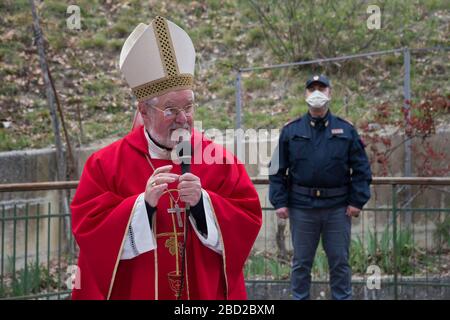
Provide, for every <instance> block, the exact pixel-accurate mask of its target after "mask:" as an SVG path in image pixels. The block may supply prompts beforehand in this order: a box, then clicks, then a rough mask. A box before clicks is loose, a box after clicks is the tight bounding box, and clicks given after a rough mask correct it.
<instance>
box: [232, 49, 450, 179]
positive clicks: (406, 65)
mask: <svg viewBox="0 0 450 320" xmlns="http://www.w3.org/2000/svg"><path fill="white" fill-rule="evenodd" d="M449 50H450V47H449V46H445V47H443V46H437V47H429V48H408V47H404V48H397V49H391V50H384V51H374V52H367V53H358V54H352V55H344V56H340V57H331V58H322V59H314V60H308V61H297V62H291V63H283V64H277V65H269V66H261V67H259V66H257V67H247V68H239V69H238V70H237V74H236V79H235V90H236V91H235V93H236V97H235V105H236V107H235V109H236V119H235V127H236V128H237V129H241V127H242V122H243V121H242V110H243V108H242V76H243V74H249V73H254V72H260V71H267V70H274V69H286V68H293V67H299V66H308V65H315V64H323V63H337V62H341V61H348V60H353V59H365V58H371V57H377V56H386V55H395V54H402V55H403V112H404V119H405V127H406V128H408V127H409V126H410V120H411V55H414V54H419V53H423V52H433V51H438V52H447V51H449ZM411 143H412V141H411V139H408V137H407V136H405V142H404V150H405V159H404V176H405V177H410V176H411V175H412V155H411Z"/></svg>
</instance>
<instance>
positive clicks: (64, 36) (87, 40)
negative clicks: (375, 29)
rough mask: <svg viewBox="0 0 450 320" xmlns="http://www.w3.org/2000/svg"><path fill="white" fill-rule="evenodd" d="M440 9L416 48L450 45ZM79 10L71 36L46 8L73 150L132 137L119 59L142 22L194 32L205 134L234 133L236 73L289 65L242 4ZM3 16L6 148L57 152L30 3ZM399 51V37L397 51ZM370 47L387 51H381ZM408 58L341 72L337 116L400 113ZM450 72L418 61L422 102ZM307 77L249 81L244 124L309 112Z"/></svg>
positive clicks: (96, 4)
mask: <svg viewBox="0 0 450 320" xmlns="http://www.w3.org/2000/svg"><path fill="white" fill-rule="evenodd" d="M36 2H37V1H36ZM443 3H444V1H432V0H428V1H423V2H422V3H421V4H420V6H418V7H417V8H418V10H420V11H421V12H422V17H423V19H421V20H418V21H416V22H415V23H414V24H413V26H414V27H415V26H417V28H418V30H420V27H421V26H423V25H424V24H425V25H426V26H429V27H432V28H436V32H435V33H434V38H432V39H428V38H425V39H424V38H423V37H421V36H420V34H416V35H413V38H412V39H410V40H409V42H408V43H410V44H411V46H412V47H423V46H427V45H429V44H436V43H437V44H445V43H446V41H448V32H449V27H448V20H449V15H448V12H446V11H445V10H444V8H445V6H444V5H443ZM77 4H78V5H79V6H80V8H81V16H82V30H81V31H70V30H68V29H67V27H66V8H67V4H65V3H64V2H63V1H56V0H50V1H45V2H44V3H43V4H40V5H39V14H40V16H41V25H42V28H43V31H44V34H45V37H46V40H47V56H48V60H49V64H50V66H51V71H52V74H53V78H54V79H55V81H56V87H57V89H58V92H59V95H60V98H61V101H62V105H63V108H64V110H65V118H66V120H67V123H68V128H69V131H70V135H71V136H72V138H73V141H74V142H75V143H76V144H82V143H83V144H84V143H89V142H92V141H95V140H97V139H101V138H105V137H111V136H122V135H124V134H125V133H126V132H127V131H128V130H129V128H130V125H131V119H132V116H133V113H134V108H135V107H134V105H133V101H132V98H131V95H130V90H129V89H128V88H127V86H126V84H125V82H124V80H123V79H122V77H121V75H120V73H119V71H118V68H117V63H118V56H119V53H120V48H121V46H122V44H123V42H124V40H125V39H126V37H127V35H128V34H129V33H130V32H131V31H132V29H133V28H134V27H135V26H136V25H137V24H138V22H147V23H148V22H149V21H151V19H152V18H153V17H154V16H156V15H158V14H159V15H162V16H165V17H167V18H168V19H170V20H172V21H174V22H176V23H177V24H179V25H180V26H182V27H183V28H185V29H186V30H188V33H189V34H190V35H191V37H192V39H193V41H194V44H195V46H196V50H197V61H198V63H197V69H196V76H197V79H196V94H197V100H198V101H199V103H200V107H199V109H198V111H197V117H196V118H197V120H202V121H203V128H204V129H205V128H211V127H215V128H219V129H225V128H232V127H233V126H234V117H235V114H234V103H235V98H234V90H235V89H234V79H235V75H236V72H235V70H236V68H238V67H246V66H254V65H267V64H273V63H279V62H283V61H278V60H279V59H277V58H275V57H273V56H272V55H271V52H270V50H268V49H266V48H265V46H264V43H263V34H262V31H261V27H260V26H259V25H258V23H257V21H256V19H255V18H251V17H249V16H251V15H250V12H249V10H250V9H249V8H248V6H246V5H244V4H243V3H242V2H236V1H231V0H225V1H219V0H208V1H194V2H192V1H156V0H150V1H143V0H141V1H138V0H136V1H123V0H122V1H109V0H105V1H99V0H94V1H87V0H80V1H77ZM0 10H1V12H2V14H1V15H0V16H1V17H0V34H1V36H0V40H1V45H0V65H1V68H0V80H1V87H0V150H11V149H23V148H29V147H33V148H35V147H43V146H47V145H50V144H52V142H53V136H52V126H51V120H50V115H49V111H48V108H47V102H46V98H45V89H44V87H43V80H42V76H41V71H40V67H39V60H38V57H37V52H36V49H35V47H34V45H33V29H32V19H31V11H30V8H29V3H28V1H27V0H17V1H12V0H5V1H2V3H1V4H0ZM413 34H414V33H413ZM399 37H401V35H399ZM446 39H447V40H446ZM397 44H398V41H397V40H396V39H392V45H393V46H396V45H397ZM385 45H386V44H385ZM447 45H448V43H447ZM371 49H374V50H377V49H383V48H378V47H377V46H376V45H374V47H373V48H371ZM402 61H403V59H402V56H401V55H397V56H393V55H392V56H386V57H382V58H377V59H367V60H364V61H363V62H362V63H355V62H348V63H343V64H341V66H337V67H336V68H334V71H333V75H332V76H333V80H334V81H333V83H334V96H335V98H334V100H333V110H334V111H335V112H336V113H338V114H340V115H343V116H346V117H349V118H350V119H351V120H353V121H355V120H357V121H359V120H361V119H365V120H367V121H370V119H371V117H372V116H373V115H372V114H371V113H372V111H371V108H370V106H371V105H373V104H377V103H380V102H383V101H390V102H392V103H393V104H394V105H395V104H398V105H399V106H401V104H402V97H401V95H402V84H403V79H402V72H403V69H402ZM316 70H321V69H320V67H319V68H318V69H316ZM447 71H448V53H438V54H427V55H420V56H416V57H415V58H414V60H413V74H412V76H413V77H412V89H413V97H414V98H415V99H420V97H421V95H422V94H423V93H425V92H427V91H430V90H432V89H438V90H440V92H441V93H443V94H448V93H449V92H448V91H449V90H448V72H447ZM310 72H312V69H308V68H302V69H296V70H293V69H290V70H288V69H283V70H281V69H279V70H274V71H264V72H255V73H249V74H244V76H243V94H242V96H243V102H244V124H245V126H246V127H248V128H249V127H252V128H274V127H280V126H282V124H283V123H285V122H286V121H287V120H288V119H291V118H293V117H295V116H297V115H298V114H299V113H302V112H304V111H305V110H306V105H305V103H304V102H303V97H302V95H303V84H304V79H305V77H306V76H307V74H309V73H310ZM338 79H339V81H338ZM425 79H427V80H426V81H425ZM80 123H81V125H80ZM1 124H3V127H2V125H1Z"/></svg>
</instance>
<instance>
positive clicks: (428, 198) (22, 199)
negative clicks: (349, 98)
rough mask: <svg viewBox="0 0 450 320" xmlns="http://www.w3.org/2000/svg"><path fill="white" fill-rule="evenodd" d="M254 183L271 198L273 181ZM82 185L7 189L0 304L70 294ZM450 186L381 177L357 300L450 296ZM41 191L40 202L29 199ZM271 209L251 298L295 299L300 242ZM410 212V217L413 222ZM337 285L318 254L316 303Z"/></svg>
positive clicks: (253, 265)
mask: <svg viewBox="0 0 450 320" xmlns="http://www.w3.org/2000/svg"><path fill="white" fill-rule="evenodd" d="M253 182H254V184H255V186H256V187H257V189H258V190H259V191H260V194H261V192H262V195H263V198H264V199H266V198H267V197H265V196H264V193H265V188H266V187H267V183H268V181H267V180H266V179H253ZM77 184H78V182H77V181H72V182H50V183H30V184H8V185H0V195H2V196H3V197H1V199H3V200H2V202H1V203H2V206H1V207H0V210H1V211H0V212H1V216H0V231H1V234H0V239H1V240H0V241H1V243H0V250H1V257H0V258H1V261H0V263H1V264H0V272H1V273H0V299H67V298H69V294H70V290H69V289H68V287H67V284H68V282H69V281H68V280H70V276H71V267H70V266H71V265H73V264H76V256H77V249H76V245H75V243H74V239H73V236H72V234H71V233H70V232H69V233H67V232H66V231H67V230H69V231H70V219H68V218H70V217H69V215H70V214H68V213H61V210H59V208H58V205H55V203H56V204H58V203H59V201H58V196H59V195H58V190H73V189H75V188H76V187H77ZM405 186H409V187H410V188H411V189H412V191H413V193H414V194H417V197H416V200H417V201H416V202H415V203H411V202H410V201H409V195H403V194H402V192H404V187H405ZM448 186H450V178H374V180H373V186H372V192H373V194H374V196H373V200H371V202H370V203H369V206H368V207H367V208H365V209H364V211H363V213H362V215H361V217H360V218H358V219H354V220H353V226H352V228H353V230H352V246H351V259H350V262H351V266H352V270H353V273H354V275H353V278H352V282H353V288H354V293H355V298H357V299H445V298H446V299H448V298H449V297H450V237H449V232H450V197H449V194H450V192H449V190H448V188H447V187H448ZM409 191H411V190H409ZM36 193H37V194H38V196H37V197H36V196H32V197H29V195H30V194H36ZM27 197H28V198H27ZM68 197H69V198H70V193H69V194H68ZM405 199H407V203H406V202H404V201H405ZM262 205H263V207H264V216H263V218H264V225H263V228H262V230H261V232H260V235H259V237H258V239H257V241H256V243H255V246H254V250H253V251H252V253H251V255H250V257H249V259H248V261H247V264H246V266H245V270H244V272H245V277H246V283H247V289H248V293H249V298H251V299H289V298H290V290H289V272H290V258H291V251H292V245H291V242H290V235H289V232H288V228H286V223H285V222H283V221H280V220H278V219H276V218H275V215H274V214H273V209H272V208H271V207H270V206H269V205H268V203H267V200H263V203H262ZM407 215H411V217H409V218H408V219H406V216H407ZM68 221H69V223H68ZM284 246H285V247H284ZM370 265H372V266H378V267H379V268H380V271H381V275H380V278H378V279H379V280H380V287H381V288H378V289H377V288H376V287H375V288H374V289H373V290H371V289H370V288H369V287H368V282H370V283H372V282H371V281H372V280H371V279H372V278H371V277H373V275H371V274H367V268H368V267H369V266H370ZM375 282H376V281H375ZM375 282H374V283H375ZM328 283H329V279H328V269H327V263H326V256H325V254H324V252H323V250H322V249H320V248H319V250H318V252H317V255H316V260H315V262H314V267H313V287H312V289H313V293H312V297H315V298H318V299H320V298H326V297H327V296H328V293H327V290H328V289H327V288H328Z"/></svg>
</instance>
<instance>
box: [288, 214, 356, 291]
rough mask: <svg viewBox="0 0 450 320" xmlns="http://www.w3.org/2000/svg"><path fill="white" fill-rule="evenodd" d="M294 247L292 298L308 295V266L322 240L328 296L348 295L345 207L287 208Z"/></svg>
mask: <svg viewBox="0 0 450 320" xmlns="http://www.w3.org/2000/svg"><path fill="white" fill-rule="evenodd" d="M289 220H290V228H291V235H292V244H293V247H294V258H293V262H292V272H291V288H292V295H293V298H294V299H296V300H302V299H309V291H310V287H311V269H312V265H313V261H314V256H315V255H316V249H317V246H318V244H319V239H320V236H322V244H323V248H324V250H325V253H326V255H327V258H328V266H329V268H330V286H331V296H332V298H333V299H336V300H343V299H351V297H352V287H351V268H350V265H349V263H348V261H349V247H350V232H351V218H350V217H348V216H347V215H346V207H340V208H333V209H294V208H290V209H289Z"/></svg>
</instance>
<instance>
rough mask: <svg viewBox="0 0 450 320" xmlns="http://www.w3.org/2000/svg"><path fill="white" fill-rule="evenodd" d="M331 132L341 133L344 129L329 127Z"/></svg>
mask: <svg viewBox="0 0 450 320" xmlns="http://www.w3.org/2000/svg"><path fill="white" fill-rule="evenodd" d="M331 133H332V134H343V133H344V129H331Z"/></svg>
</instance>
